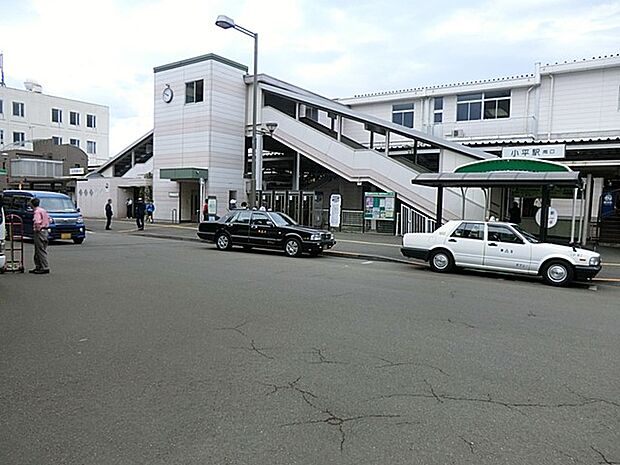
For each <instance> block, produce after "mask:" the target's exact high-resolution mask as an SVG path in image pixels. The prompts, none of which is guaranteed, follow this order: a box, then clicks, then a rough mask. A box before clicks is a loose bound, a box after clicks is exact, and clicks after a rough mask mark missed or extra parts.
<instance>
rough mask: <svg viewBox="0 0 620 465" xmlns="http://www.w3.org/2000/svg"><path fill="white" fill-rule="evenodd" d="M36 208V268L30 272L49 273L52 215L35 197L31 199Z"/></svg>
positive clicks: (34, 224) (34, 222)
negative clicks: (48, 251)
mask: <svg viewBox="0 0 620 465" xmlns="http://www.w3.org/2000/svg"><path fill="white" fill-rule="evenodd" d="M30 203H31V205H32V208H34V218H33V225H32V226H33V229H34V266H35V267H34V269H32V270H30V271H29V273H33V274H48V273H49V272H50V267H49V263H48V261H47V244H48V237H47V233H48V228H49V226H50V217H49V216H48V214H47V212H46V211H45V209H44V208H43V207H40V206H39V205H40V203H41V201H40V200H39V199H38V198H36V197H34V198H33V199H32V200H31V201H30Z"/></svg>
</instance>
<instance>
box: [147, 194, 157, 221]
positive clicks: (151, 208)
mask: <svg viewBox="0 0 620 465" xmlns="http://www.w3.org/2000/svg"><path fill="white" fill-rule="evenodd" d="M154 211H155V204H154V203H153V201H152V200H149V201H148V203H147V204H146V220H147V221H148V222H149V223H153V212H154Z"/></svg>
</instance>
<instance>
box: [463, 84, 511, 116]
mask: <svg viewBox="0 0 620 465" xmlns="http://www.w3.org/2000/svg"><path fill="white" fill-rule="evenodd" d="M456 102H457V103H456V120H457V121H472V120H479V119H482V118H483V117H484V119H497V118H509V117H510V90H500V91H489V92H484V93H482V92H479V93H473V94H462V95H457V97H456ZM483 108H484V113H483V111H482V109H483Z"/></svg>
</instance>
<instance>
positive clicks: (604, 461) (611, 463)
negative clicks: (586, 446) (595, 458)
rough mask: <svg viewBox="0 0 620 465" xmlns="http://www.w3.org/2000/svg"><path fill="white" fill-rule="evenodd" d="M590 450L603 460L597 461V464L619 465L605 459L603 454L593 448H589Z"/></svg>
mask: <svg viewBox="0 0 620 465" xmlns="http://www.w3.org/2000/svg"><path fill="white" fill-rule="evenodd" d="M590 449H592V450H593V451H594V452H596V453H597V454H598V455H600V456H601V459H603V460H602V461H599V462H598V463H602V464H605V465H620V462H613V461H610V460H609V459H607V457H605V454H603V453H602V452H601V451H600V450H598V449H596V448H595V447H594V446H590Z"/></svg>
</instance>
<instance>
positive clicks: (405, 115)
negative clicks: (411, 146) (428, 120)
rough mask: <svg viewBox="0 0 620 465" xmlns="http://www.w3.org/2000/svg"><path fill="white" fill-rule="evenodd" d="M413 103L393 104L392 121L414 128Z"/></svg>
mask: <svg viewBox="0 0 620 465" xmlns="http://www.w3.org/2000/svg"><path fill="white" fill-rule="evenodd" d="M414 109H415V105H414V104H413V103H402V104H399V105H392V123H396V124H400V125H401V126H405V127H407V128H413V110H414Z"/></svg>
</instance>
